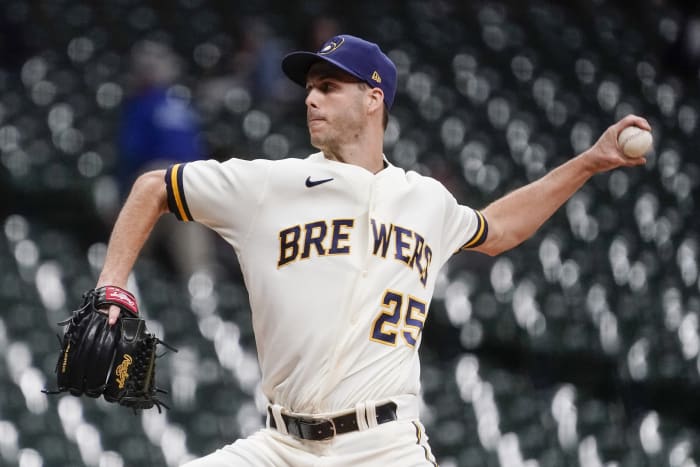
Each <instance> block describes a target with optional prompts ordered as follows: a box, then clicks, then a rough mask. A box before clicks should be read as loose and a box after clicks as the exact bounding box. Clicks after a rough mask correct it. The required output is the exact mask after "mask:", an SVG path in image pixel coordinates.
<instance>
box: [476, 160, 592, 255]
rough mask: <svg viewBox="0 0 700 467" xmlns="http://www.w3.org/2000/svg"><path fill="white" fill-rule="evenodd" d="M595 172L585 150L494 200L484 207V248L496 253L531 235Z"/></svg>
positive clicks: (489, 252)
mask: <svg viewBox="0 0 700 467" xmlns="http://www.w3.org/2000/svg"><path fill="white" fill-rule="evenodd" d="M594 173H596V170H595V168H594V167H592V166H591V165H590V162H589V160H588V158H587V157H586V156H585V154H582V155H580V156H577V157H575V158H574V159H571V160H570V161H567V162H566V163H564V164H562V165H561V166H559V167H557V168H556V169H554V170H552V171H551V172H549V173H548V174H547V175H545V176H544V177H542V178H540V179H539V180H536V181H534V182H532V183H530V184H528V185H525V186H523V187H521V188H519V189H517V190H515V191H513V192H511V193H509V194H507V195H505V196H503V197H502V198H500V199H498V200H496V201H494V202H493V203H491V204H490V205H489V206H487V207H486V208H485V209H484V210H483V211H482V213H483V214H484V216H485V217H486V219H487V221H488V223H489V241H487V242H486V243H485V244H484V248H483V249H481V250H482V251H483V252H485V253H488V254H491V255H495V254H499V253H502V252H504V251H506V250H509V249H511V248H513V247H515V246H517V245H519V244H520V243H522V242H523V241H525V240H527V239H528V238H530V237H531V236H532V235H533V234H534V233H535V232H536V231H537V229H539V228H540V227H541V226H542V224H544V222H546V221H547V219H549V218H550V217H551V216H552V215H553V214H554V213H555V212H556V211H557V209H559V208H560V207H561V205H562V204H564V203H565V202H566V201H567V200H568V199H569V198H570V197H571V196H572V195H573V194H574V193H575V192H576V191H577V190H578V189H579V188H581V186H583V184H584V183H585V182H586V181H587V180H588V179H589V178H590V177H591V176H592V175H593V174H594Z"/></svg>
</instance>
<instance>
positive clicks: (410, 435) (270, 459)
mask: <svg viewBox="0 0 700 467" xmlns="http://www.w3.org/2000/svg"><path fill="white" fill-rule="evenodd" d="M412 412H417V410H415V411H414V410H406V406H405V404H403V407H402V406H401V404H400V405H399V410H397V416H398V420H396V421H392V422H387V423H383V424H381V425H376V424H375V425H374V426H367V423H364V425H360V426H361V429H360V431H354V432H350V433H344V434H341V435H337V436H335V437H333V438H331V439H328V440H324V441H310V440H302V439H298V438H295V437H293V436H291V435H288V434H284V433H282V432H280V431H278V430H277V429H274V428H269V426H270V422H269V419H268V423H267V425H268V428H264V429H262V430H259V431H258V432H256V433H254V434H253V435H251V436H249V437H248V438H245V439H239V440H237V441H236V442H234V443H233V444H229V445H227V446H224V447H223V448H221V449H218V450H217V451H216V452H214V453H212V454H209V455H208V456H205V457H202V458H199V459H196V460H194V461H191V462H188V463H187V464H185V465H184V466H182V467H365V466H366V467H431V466H432V467H436V466H437V462H436V460H435V457H434V456H433V454H432V452H431V450H430V446H429V445H428V437H427V435H426V434H425V428H424V427H423V425H422V424H421V423H420V422H419V421H418V420H417V417H414V418H406V417H405V416H406V415H408V414H411V413H412ZM276 413H279V412H276ZM402 415H403V416H402ZM358 418H359V417H358ZM278 426H280V424H278Z"/></svg>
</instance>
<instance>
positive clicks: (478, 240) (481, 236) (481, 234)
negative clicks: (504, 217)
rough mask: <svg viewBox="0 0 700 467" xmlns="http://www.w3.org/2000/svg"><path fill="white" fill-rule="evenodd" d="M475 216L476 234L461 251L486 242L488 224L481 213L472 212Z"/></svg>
mask: <svg viewBox="0 0 700 467" xmlns="http://www.w3.org/2000/svg"><path fill="white" fill-rule="evenodd" d="M474 213H475V214H476V222H477V224H476V232H475V233H474V236H473V237H472V238H471V239H470V240H469V241H468V242H467V243H465V244H464V246H462V249H463V250H466V249H468V248H475V247H477V246H479V245H481V244H482V243H484V242H485V241H486V237H487V236H488V234H489V224H488V222H486V218H485V217H484V215H483V214H481V211H474Z"/></svg>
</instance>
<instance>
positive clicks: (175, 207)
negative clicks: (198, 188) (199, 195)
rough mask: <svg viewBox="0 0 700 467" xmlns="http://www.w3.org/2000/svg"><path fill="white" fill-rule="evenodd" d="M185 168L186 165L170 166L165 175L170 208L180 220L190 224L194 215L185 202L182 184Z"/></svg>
mask: <svg viewBox="0 0 700 467" xmlns="http://www.w3.org/2000/svg"><path fill="white" fill-rule="evenodd" d="M184 168H185V165H184V164H173V165H172V166H170V167H169V168H168V170H167V172H166V173H165V184H166V188H167V192H168V208H169V209H170V211H171V212H172V213H173V214H175V216H176V217H177V218H178V219H179V220H181V221H183V222H189V221H191V220H192V215H191V214H190V212H189V209H188V207H187V201H185V192H184V188H183V182H182V176H183V170H184Z"/></svg>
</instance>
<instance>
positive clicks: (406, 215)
mask: <svg viewBox="0 0 700 467" xmlns="http://www.w3.org/2000/svg"><path fill="white" fill-rule="evenodd" d="M282 68H283V70H284V72H285V73H286V74H287V76H289V78H291V79H292V80H293V81H295V82H297V83H299V84H300V85H302V86H305V88H306V101H305V104H306V114H307V123H308V129H309V135H310V139H311V144H312V145H313V146H314V147H315V148H317V149H318V152H316V153H315V154H311V155H310V156H308V157H307V158H305V159H286V160H279V161H271V160H254V161H246V160H241V159H235V158H234V159H230V160H228V161H225V162H221V163H220V162H216V161H213V160H210V161H197V162H190V163H186V164H184V163H183V164H175V165H173V166H171V167H170V168H169V169H168V170H167V171H154V172H149V173H147V174H145V175H142V176H141V177H140V178H139V179H138V180H137V181H136V182H135V184H134V186H133V189H132V191H131V194H130V195H129V197H128V199H127V201H126V203H125V205H124V207H123V208H122V211H121V213H120V215H119V218H118V219H117V221H116V223H115V226H114V231H113V233H112V237H111V239H110V242H109V247H108V251H107V257H106V260H105V265H104V269H103V271H102V274H101V276H100V278H99V281H98V285H99V286H102V285H116V286H121V287H123V286H125V285H126V279H127V276H128V274H129V272H130V270H131V268H132V266H133V264H134V262H135V261H136V258H137V255H138V252H139V250H140V249H141V246H142V245H143V243H144V241H145V240H146V238H147V236H148V234H149V232H150V230H151V229H152V227H153V225H154V224H155V223H156V220H157V219H158V218H159V216H160V215H162V214H164V213H166V212H171V213H173V214H174V215H175V216H176V217H177V218H178V219H180V220H182V221H184V222H199V223H202V224H204V225H206V226H208V227H210V228H212V229H214V230H215V231H216V232H218V233H219V234H220V235H221V236H222V237H223V238H224V239H225V240H226V241H227V242H228V243H230V244H231V246H232V247H233V249H234V251H235V253H236V255H237V256H238V259H239V261H240V264H241V269H242V271H243V274H244V278H245V283H246V287H247V289H248V292H249V296H250V304H251V309H252V322H253V327H254V332H255V336H256V343H257V351H258V357H259V363H260V367H261V369H262V389H263V391H264V394H265V396H266V397H267V399H268V400H269V405H268V408H267V422H266V427H265V428H264V429H261V430H260V431H258V432H257V433H255V434H253V435H251V436H250V437H248V438H245V439H240V440H237V441H236V442H234V443H233V444H230V445H227V446H224V447H222V448H221V449H219V450H217V451H216V452H214V453H212V454H210V455H208V456H205V457H203V458H201V459H198V460H195V461H192V462H190V463H188V464H187V467H231V466H275V467H279V466H300V467H301V466H334V467H340V466H347V467H351V466H353V467H354V466H385V467H386V466H396V467H406V466H431V465H437V464H436V461H435V457H434V456H433V453H432V452H431V449H430V447H429V445H428V438H427V436H426V434H425V430H424V428H423V425H421V423H420V421H419V413H418V397H419V394H420V370H419V359H418V348H419V346H420V343H421V332H422V330H423V326H424V324H425V322H426V318H427V315H428V310H429V306H430V300H431V296H432V294H433V290H434V287H435V281H436V278H437V275H438V274H437V273H438V270H439V269H440V267H441V266H443V265H444V264H445V262H446V261H447V260H448V259H449V258H450V257H451V256H452V255H453V254H455V253H456V252H458V251H460V250H475V251H480V252H483V253H486V254H489V255H496V254H498V253H501V252H503V251H506V250H508V249H510V248H513V247H515V246H516V245H518V244H519V243H521V242H522V241H524V240H525V239H527V238H528V237H530V236H531V235H532V234H533V233H534V232H535V231H536V230H537V228H538V227H539V226H540V225H542V223H543V222H545V221H546V220H547V219H548V218H549V217H550V216H551V215H552V214H553V213H554V212H555V210H556V209H557V208H559V207H560V206H561V205H562V204H563V203H564V202H565V201H566V200H567V199H568V198H569V197H570V196H571V195H572V194H573V193H574V192H575V191H576V190H577V189H579V188H580V187H581V186H582V185H583V184H584V183H585V182H586V181H587V180H588V179H589V178H590V177H591V176H593V175H594V174H596V173H599V172H603V171H606V170H610V169H613V168H616V167H620V166H634V165H639V164H643V163H644V159H643V158H640V159H634V160H632V159H627V158H625V157H624V156H623V155H622V153H621V151H620V149H619V147H618V144H617V134H618V132H619V131H620V130H621V129H623V128H624V127H626V126H629V125H637V126H639V127H641V128H644V129H650V127H649V124H648V123H647V122H646V121H645V120H644V119H642V118H639V117H636V116H628V117H625V118H623V119H622V120H620V121H619V122H617V123H616V124H614V125H613V126H611V127H609V128H608V129H607V130H606V131H605V132H604V133H603V135H602V136H601V137H600V139H599V140H598V141H597V142H596V143H595V144H594V145H593V146H592V147H591V148H590V149H588V150H587V151H585V152H584V153H582V154H580V155H578V156H577V157H575V158H573V159H571V160H569V161H568V162H566V163H565V164H563V165H561V166H559V167H558V168H556V169H554V170H553V171H551V172H550V173H549V174H547V175H545V176H544V177H542V178H541V179H540V180H537V181H535V182H533V183H531V184H529V185H526V186H524V187H522V188H520V189H519V190H516V191H514V192H512V193H510V194H508V195H506V196H504V197H503V198H501V199H499V200H497V201H495V202H494V203H492V204H490V205H489V206H488V207H486V208H485V209H483V210H476V209H472V208H470V207H467V206H462V205H460V204H458V203H457V201H456V200H455V198H454V197H453V196H452V195H451V194H450V193H449V192H448V191H447V190H446V189H445V188H444V187H443V186H442V185H441V184H440V183H438V182H437V181H435V180H433V179H431V178H429V177H424V176H421V175H419V174H417V173H415V172H410V171H409V172H407V171H404V170H403V169H401V168H399V167H396V166H394V165H392V164H391V163H390V162H389V161H388V160H387V159H386V157H385V156H384V154H383V149H382V142H383V136H384V128H385V126H386V120H387V113H388V111H389V110H390V109H391V107H392V104H393V102H394V96H395V93H396V77H397V73H396V68H395V66H394V64H393V63H392V62H391V60H390V59H389V58H388V57H387V56H386V55H385V54H384V53H383V52H382V51H381V50H380V48H379V47H378V46H377V45H376V44H373V43H371V42H367V41H365V40H363V39H360V38H357V37H353V36H350V35H340V36H337V37H333V38H332V39H330V40H328V41H327V42H326V43H325V44H324V45H323V46H322V48H321V49H320V50H319V51H318V52H294V53H291V54H289V55H287V56H286V57H285V58H284V60H283V62H282ZM116 315H117V311H116V310H112V311H110V321H111V322H115V321H116Z"/></svg>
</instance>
